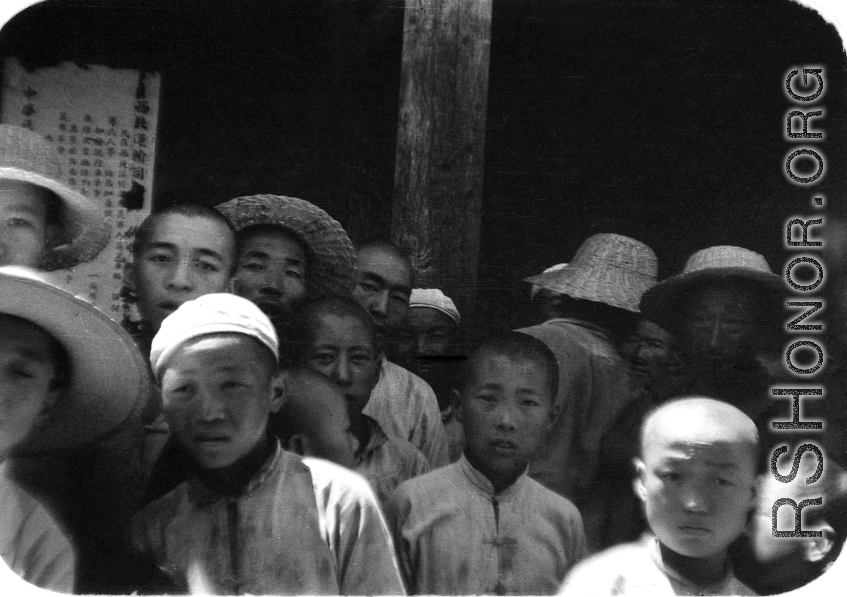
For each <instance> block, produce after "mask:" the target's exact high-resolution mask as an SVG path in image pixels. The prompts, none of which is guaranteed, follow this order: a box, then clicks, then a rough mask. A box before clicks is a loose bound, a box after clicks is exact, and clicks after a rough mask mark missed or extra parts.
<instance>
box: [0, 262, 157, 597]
mask: <svg viewBox="0 0 847 597" xmlns="http://www.w3.org/2000/svg"><path fill="white" fill-rule="evenodd" d="M116 372H120V375H116ZM147 391H148V388H147V367H146V364H145V362H144V360H143V358H142V357H141V354H140V353H139V352H138V350H137V349H136V347H135V343H134V342H133V340H132V338H130V337H129V335H127V334H126V333H125V332H124V331H123V330H122V329H121V328H120V326H118V325H117V324H116V323H115V322H113V321H112V320H111V319H109V317H108V316H107V315H105V314H104V313H102V312H101V311H99V310H97V309H96V308H95V307H93V306H92V305H90V304H88V303H86V302H85V301H84V300H82V299H79V298H77V297H75V296H73V295H72V294H70V293H69V292H66V291H64V290H62V289H60V288H58V287H56V286H54V285H52V284H49V283H47V282H46V281H44V280H43V279H42V277H41V276H40V275H39V274H37V273H36V272H34V271H33V270H30V269H28V268H22V267H13V266H3V267H0V462H1V463H2V464H0V471H2V472H0V510H2V512H0V552H2V556H3V558H4V559H5V560H6V563H7V564H8V565H9V567H11V568H12V569H13V570H14V571H15V572H17V573H18V574H20V575H22V576H23V577H24V578H25V579H27V580H29V581H30V582H32V583H34V584H37V585H39V586H42V587H47V588H51V589H53V590H60V591H67V592H70V591H72V590H77V591H80V590H84V589H83V588H81V587H80V586H79V584H77V585H76V586H74V584H73V581H74V578H73V577H74V573H79V572H80V571H81V569H82V568H84V567H85V566H90V565H91V562H88V563H85V562H80V565H81V566H80V568H76V569H75V567H74V565H73V558H74V554H73V552H72V551H70V550H71V546H72V547H74V548H76V555H77V557H78V558H81V559H85V558H86V557H88V558H96V557H102V556H103V555H105V554H106V553H107V552H109V551H110V550H111V548H112V546H110V545H109V544H108V537H107V535H108V533H107V532H106V531H107V529H106V526H104V525H120V524H121V521H120V520H116V519H115V518H114V517H113V514H114V511H113V509H112V508H111V507H110V506H111V504H109V503H106V501H105V500H106V499H107V497H106V496H109V495H110V494H109V493H108V491H107V490H106V491H104V488H103V484H104V483H103V480H104V479H107V477H108V475H105V476H99V477H98V476H97V475H98V470H97V468H96V467H94V466H90V465H91V464H92V463H90V462H88V461H86V462H76V465H78V466H79V468H73V467H70V468H69V467H66V463H67V458H66V456H67V455H68V454H73V453H74V451H77V450H80V449H83V450H84V449H85V448H86V447H87V446H90V445H92V444H95V443H96V442H98V441H99V440H100V439H101V438H103V437H104V436H106V435H108V434H109V433H110V431H111V430H112V429H114V428H115V427H116V426H117V425H119V424H120V423H121V422H122V421H124V420H125V419H126V418H127V416H128V415H129V414H130V412H131V411H132V409H133V407H134V406H135V405H136V404H137V403H138V401H139V399H140V398H141V397H142V396H144V395H146V392H147ZM26 457H38V458H41V459H42V460H40V461H37V462H39V463H44V462H46V463H48V466H46V467H39V469H38V470H36V471H35V472H36V473H38V474H41V475H45V476H49V477H50V478H48V479H37V480H36V482H35V483H34V484H33V485H34V488H35V490H34V491H32V490H30V488H29V487H28V486H24V489H26V490H27V491H29V492H30V493H33V494H34V495H35V496H36V497H38V498H39V499H40V500H42V501H44V504H45V506H47V508H48V510H50V512H51V514H53V516H54V517H55V518H56V519H57V520H58V521H59V522H60V523H61V524H62V526H63V528H64V529H65V530H68V531H69V532H70V539H71V545H68V544H67V541H66V540H65V539H63V538H62V536H61V533H60V532H59V531H58V529H57V528H55V523H53V522H52V520H51V519H50V517H48V516H47V514H46V513H45V512H44V510H43V509H42V508H41V506H40V505H39V504H37V503H36V502H35V501H34V500H33V499H32V498H31V497H29V495H27V493H24V491H23V490H22V489H21V488H20V487H19V484H18V479H17V475H14V476H13V475H11V472H12V471H11V470H10V469H12V467H13V466H15V465H20V464H21V463H22V461H23V459H25V458H26ZM51 463H54V466H50V464H51ZM55 464H58V466H55ZM72 464H73V463H72ZM127 464H129V463H127ZM107 473H112V474H114V476H117V473H118V471H107ZM65 475H68V476H76V477H77V479H76V481H81V482H82V483H81V484H82V485H83V486H82V487H79V486H73V483H71V484H70V485H68V484H64V483H63V481H64V476H65ZM55 477H58V478H55ZM81 477H86V478H84V479H82V478H81ZM89 477H90V478H89ZM72 481H73V480H72ZM106 482H107V481H106ZM20 485H23V484H20ZM72 486H73V488H74V489H75V490H76V491H80V493H79V494H76V493H73V494H65V493H62V491H61V490H68V489H71V487H72ZM45 489H46V492H45V491H44V490H45ZM56 489H58V490H59V491H58V492H57V491H56ZM39 490H41V493H39ZM104 494H105V495H104ZM111 530H112V531H113V532H114V533H118V532H119V531H120V529H119V528H117V529H111ZM89 569H90V568H89ZM77 580H78V581H79V578H77Z"/></svg>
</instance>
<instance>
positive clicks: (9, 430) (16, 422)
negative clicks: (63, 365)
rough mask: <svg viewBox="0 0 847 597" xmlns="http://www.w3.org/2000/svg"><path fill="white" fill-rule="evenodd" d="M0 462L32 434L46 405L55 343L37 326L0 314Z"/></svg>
mask: <svg viewBox="0 0 847 597" xmlns="http://www.w3.org/2000/svg"><path fill="white" fill-rule="evenodd" d="M0 330H2V332H0V460H2V459H3V458H4V457H5V456H6V454H7V453H8V452H9V450H11V449H12V448H13V447H15V446H16V445H17V444H19V443H20V442H21V441H22V440H23V439H24V438H25V437H26V436H27V434H28V433H29V432H30V430H31V429H32V428H33V426H34V425H35V423H36V421H37V420H38V416H39V415H40V414H41V413H42V412H43V410H44V408H45V406H46V405H47V404H51V403H52V402H53V401H55V400H56V398H58V396H57V394H58V392H59V390H57V389H51V385H52V384H51V382H52V380H53V377H54V374H55V366H56V363H55V349H54V344H53V342H54V341H53V340H52V339H51V338H50V336H48V335H47V334H46V333H45V332H44V331H43V330H41V329H40V328H38V327H37V326H35V325H33V324H31V323H29V322H28V321H24V320H22V319H18V318H17V317H9V316H6V315H0Z"/></svg>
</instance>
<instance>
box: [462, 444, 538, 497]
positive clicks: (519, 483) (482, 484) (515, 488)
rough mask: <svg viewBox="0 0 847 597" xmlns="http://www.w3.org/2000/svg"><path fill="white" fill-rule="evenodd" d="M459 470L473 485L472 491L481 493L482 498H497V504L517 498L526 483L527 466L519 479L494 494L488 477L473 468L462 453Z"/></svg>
mask: <svg viewBox="0 0 847 597" xmlns="http://www.w3.org/2000/svg"><path fill="white" fill-rule="evenodd" d="M459 468H460V469H461V471H462V474H463V475H464V476H465V478H466V479H467V480H468V481H470V483H471V485H473V487H474V489H476V490H477V492H479V493H481V494H482V495H483V496H484V497H486V498H497V501H499V502H511V501H513V500H514V499H515V498H516V497H517V496H518V494H519V493H520V491H521V489H522V488H523V486H524V485H526V483H527V478H528V477H527V472H528V471H529V464H527V465H526V468H525V469H524V470H523V472H522V473H521V475H520V477H518V478H517V479H516V480H515V482H514V483H512V484H511V485H509V486H508V487H506V488H505V489H504V490H503V491H501V492H500V493H494V486H493V485H492V484H491V481H489V480H488V477H486V476H485V475H484V474H483V473H481V472H480V471H478V470H477V469H475V468H474V466H473V465H472V464H471V463H470V461H469V460H468V459H467V458H466V457H465V455H464V453H463V454H462V456H461V458H459Z"/></svg>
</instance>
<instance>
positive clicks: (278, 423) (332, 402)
mask: <svg viewBox="0 0 847 597" xmlns="http://www.w3.org/2000/svg"><path fill="white" fill-rule="evenodd" d="M281 381H282V386H283V394H284V402H283V405H282V408H281V409H280V410H279V412H278V413H276V414H275V415H273V414H272V415H271V421H270V426H271V431H272V432H273V433H274V435H276V436H277V437H279V438H280V440H281V441H282V447H283V448H284V449H286V450H288V451H290V452H294V453H295V454H300V455H301V456H312V457H315V458H323V459H324V460H329V461H331V462H334V463H336V464H340V465H341V466H343V467H345V468H349V469H352V468H354V467H355V466H356V457H355V454H356V451H357V450H358V449H359V442H358V440H356V437H355V436H354V435H353V431H352V426H351V423H350V415H349V413H348V412H347V400H346V399H345V397H344V392H342V391H341V388H339V387H338V386H337V385H335V383H333V381H332V380H331V379H329V378H328V377H326V376H325V375H322V374H320V373H318V372H317V371H312V370H311V369H290V370H288V371H286V372H285V373H283V374H282V376H281Z"/></svg>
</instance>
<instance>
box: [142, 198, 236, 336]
mask: <svg viewBox="0 0 847 597" xmlns="http://www.w3.org/2000/svg"><path fill="white" fill-rule="evenodd" d="M234 252H235V239H234V238H233V234H232V231H231V230H230V229H229V228H227V227H226V225H225V224H223V223H222V222H218V221H215V220H213V219H211V218H206V217H203V216H185V215H182V214H174V213H171V214H165V215H164V216H162V217H161V219H159V220H158V221H157V222H156V225H155V226H154V227H153V231H152V233H151V235H150V240H149V242H147V243H146V245H145V246H144V247H142V249H141V253H140V254H139V255H138V256H137V257H136V259H135V262H134V263H133V266H132V278H133V283H134V286H135V290H136V292H137V293H138V311H139V313H140V314H141V319H142V320H143V321H145V322H146V323H147V324H148V325H150V327H151V329H152V331H154V332H155V331H158V329H159V327H160V326H161V325H162V321H163V320H164V319H165V318H166V317H167V316H168V315H170V314H171V313H173V312H174V311H176V309H177V307H179V306H180V305H181V304H182V303H184V302H186V301H189V300H192V299H195V298H197V297H200V296H203V295H204V294H211V293H214V292H226V290H227V282H228V281H229V274H230V272H231V271H232V266H233V258H234Z"/></svg>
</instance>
